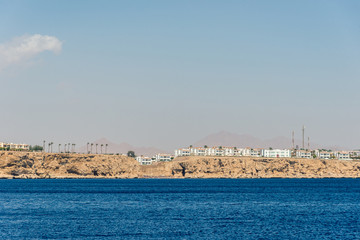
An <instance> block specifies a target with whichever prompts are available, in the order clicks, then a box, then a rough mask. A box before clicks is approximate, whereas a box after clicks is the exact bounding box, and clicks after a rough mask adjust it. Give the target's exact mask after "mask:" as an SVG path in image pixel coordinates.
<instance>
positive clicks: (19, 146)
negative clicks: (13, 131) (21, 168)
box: [0, 142, 30, 150]
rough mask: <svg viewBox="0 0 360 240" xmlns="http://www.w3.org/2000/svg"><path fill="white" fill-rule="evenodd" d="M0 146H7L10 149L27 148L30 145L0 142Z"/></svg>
mask: <svg viewBox="0 0 360 240" xmlns="http://www.w3.org/2000/svg"><path fill="white" fill-rule="evenodd" d="M0 148H8V149H10V150H18V149H20V150H29V149H30V146H29V145H28V144H17V143H5V142H0Z"/></svg>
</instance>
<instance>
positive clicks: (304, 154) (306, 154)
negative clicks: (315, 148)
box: [296, 150, 312, 158]
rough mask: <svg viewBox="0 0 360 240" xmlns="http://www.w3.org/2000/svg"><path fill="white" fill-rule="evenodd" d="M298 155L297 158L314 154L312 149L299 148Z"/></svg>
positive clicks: (310, 156) (309, 156)
mask: <svg viewBox="0 0 360 240" xmlns="http://www.w3.org/2000/svg"><path fill="white" fill-rule="evenodd" d="M296 157H297V158H312V154H311V151H306V150H297V151H296Z"/></svg>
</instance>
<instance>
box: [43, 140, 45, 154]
mask: <svg viewBox="0 0 360 240" xmlns="http://www.w3.org/2000/svg"><path fill="white" fill-rule="evenodd" d="M43 152H45V140H44V142H43Z"/></svg>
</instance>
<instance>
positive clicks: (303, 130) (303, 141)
mask: <svg viewBox="0 0 360 240" xmlns="http://www.w3.org/2000/svg"><path fill="white" fill-rule="evenodd" d="M302 148H303V149H305V126H304V125H303V128H302Z"/></svg>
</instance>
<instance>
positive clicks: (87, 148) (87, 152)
mask: <svg viewBox="0 0 360 240" xmlns="http://www.w3.org/2000/svg"><path fill="white" fill-rule="evenodd" d="M86 154H89V143H87V144H86Z"/></svg>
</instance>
